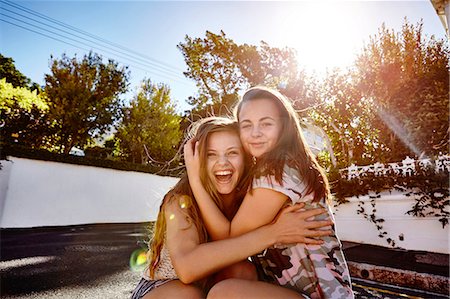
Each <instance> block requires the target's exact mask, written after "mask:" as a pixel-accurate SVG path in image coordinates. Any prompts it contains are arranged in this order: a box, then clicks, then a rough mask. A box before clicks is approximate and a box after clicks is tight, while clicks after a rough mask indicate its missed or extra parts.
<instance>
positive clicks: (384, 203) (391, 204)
mask: <svg viewBox="0 0 450 299" xmlns="http://www.w3.org/2000/svg"><path fill="white" fill-rule="evenodd" d="M380 195H381V197H380V198H377V199H376V200H375V208H376V212H375V215H376V218H383V219H384V220H385V221H384V222H383V223H381V225H382V226H383V231H386V232H387V235H386V236H385V238H379V237H378V234H379V231H378V230H377V228H376V226H375V225H374V224H373V223H372V222H369V221H368V220H366V219H365V218H364V217H363V215H358V214H357V213H356V210H358V202H360V201H363V202H364V206H363V207H364V209H365V211H366V213H367V214H369V215H370V214H371V211H372V206H371V204H370V200H371V199H370V198H369V196H360V197H359V198H354V197H353V198H348V200H349V202H348V203H345V204H341V205H339V206H338V207H335V208H334V214H335V219H336V227H337V228H336V229H337V234H338V236H339V237H340V239H341V240H345V241H352V242H357V243H364V244H372V245H379V246H384V247H390V246H389V245H388V243H387V242H386V239H387V238H391V239H393V240H394V241H395V245H396V246H398V247H400V248H404V249H411V250H424V251H429V252H439V253H446V254H449V253H450V250H449V234H450V230H449V225H447V226H446V227H445V228H442V224H441V223H440V222H439V218H438V217H414V216H411V215H407V214H406V212H407V211H408V210H411V208H412V206H413V204H414V203H415V201H414V199H413V198H412V197H407V196H405V195H404V194H402V193H399V192H398V191H392V192H384V193H381V194H380ZM400 235H403V240H401V238H400Z"/></svg>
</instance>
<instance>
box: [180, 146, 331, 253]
mask: <svg viewBox="0 0 450 299" xmlns="http://www.w3.org/2000/svg"><path fill="white" fill-rule="evenodd" d="M197 148H198V147H197V146H196V147H195V150H194V146H193V144H192V141H188V142H187V143H186V145H185V147H184V155H185V162H186V168H187V173H188V177H189V184H190V186H191V189H192V191H193V193H194V196H195V200H196V201H197V203H198V205H199V208H200V211H201V214H202V218H203V221H204V222H205V226H206V228H207V230H208V233H209V234H210V236H211V237H212V239H213V240H222V239H226V238H228V237H230V236H231V237H232V236H238V235H241V234H243V233H245V232H249V231H251V230H253V229H255V228H258V227H261V226H262V225H265V224H268V223H270V222H271V221H273V219H274V218H275V216H276V215H277V213H278V212H279V211H280V209H281V208H282V206H283V205H284V203H285V202H286V200H287V199H288V197H287V196H286V195H284V194H282V193H280V192H276V191H274V190H270V189H263V188H257V189H254V190H253V191H252V194H247V195H246V196H245V198H244V200H243V202H242V204H241V207H240V208H239V210H238V212H237V213H236V215H235V216H234V218H233V219H232V221H229V220H228V219H227V218H226V217H225V216H224V215H223V213H222V212H221V211H220V209H219V208H218V207H217V205H216V204H215V203H214V201H213V200H212V199H211V197H210V196H209V194H208V192H207V191H206V190H205V188H204V187H203V185H202V183H201V181H200V180H199V177H200V161H199V154H198V150H197ZM312 211H313V212H312V213H313V215H311V214H310V213H308V212H301V213H303V215H302V216H304V217H303V218H301V220H299V222H298V223H297V224H296V226H299V227H302V229H304V233H305V235H304V238H303V240H300V241H297V242H296V243H298V242H302V243H311V244H321V241H320V240H315V239H312V238H313V237H320V236H324V235H329V234H331V231H320V230H317V231H316V230H313V229H315V228H319V227H324V226H328V225H330V222H329V221H311V222H309V221H307V219H308V218H309V217H312V216H314V215H319V214H322V213H324V212H325V211H324V210H322V209H315V210H312Z"/></svg>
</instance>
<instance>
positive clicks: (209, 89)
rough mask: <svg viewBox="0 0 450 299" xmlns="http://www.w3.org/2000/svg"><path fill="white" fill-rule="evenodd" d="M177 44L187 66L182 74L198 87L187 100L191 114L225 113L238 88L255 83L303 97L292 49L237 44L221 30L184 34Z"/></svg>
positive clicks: (234, 98) (230, 105)
mask: <svg viewBox="0 0 450 299" xmlns="http://www.w3.org/2000/svg"><path fill="white" fill-rule="evenodd" d="M178 48H179V49H180V50H181V52H182V54H183V56H184V60H185V62H186V64H187V67H188V69H187V71H186V72H185V73H184V74H185V76H187V77H188V78H190V79H193V80H194V81H196V84H197V86H198V88H199V94H198V95H197V96H196V97H192V98H191V99H190V103H189V104H191V105H194V114H199V115H200V116H205V115H206V114H208V113H216V114H226V113H227V112H229V110H230V109H231V108H232V106H233V105H234V104H235V102H236V101H237V99H238V93H239V92H240V91H241V90H243V89H246V88H248V87H250V86H255V85H258V84H265V85H269V86H272V87H277V88H280V89H281V91H282V92H283V93H284V94H286V95H287V96H288V97H290V98H292V99H295V100H298V101H300V102H301V101H303V99H304V98H305V97H304V95H305V87H304V82H303V79H304V78H303V76H302V74H301V73H300V72H299V71H298V69H297V60H296V56H295V55H296V54H295V51H293V50H292V49H288V48H284V49H279V48H274V47H270V46H269V45H268V44H267V43H265V42H264V41H262V42H261V44H260V45H259V46H254V45H248V44H243V45H238V44H236V43H235V42H234V41H233V40H232V39H231V38H229V37H227V36H226V34H225V33H224V32H223V31H221V32H220V34H214V33H212V32H209V31H207V32H206V35H205V37H204V38H191V37H189V36H186V37H185V40H184V42H183V43H180V44H179V45H178ZM194 119H195V118H194Z"/></svg>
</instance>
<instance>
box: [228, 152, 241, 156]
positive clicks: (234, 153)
mask: <svg viewBox="0 0 450 299" xmlns="http://www.w3.org/2000/svg"><path fill="white" fill-rule="evenodd" d="M237 155H239V153H238V152H237V151H232V152H229V153H228V156H237Z"/></svg>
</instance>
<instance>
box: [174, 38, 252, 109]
mask: <svg viewBox="0 0 450 299" xmlns="http://www.w3.org/2000/svg"><path fill="white" fill-rule="evenodd" d="M178 48H179V49H180V50H181V53H182V54H183V56H184V60H185V62H186V64H187V67H188V70H187V71H186V72H185V73H184V75H185V76H186V77H188V78H190V79H193V80H194V81H195V82H196V84H197V87H198V89H199V95H198V96H197V97H192V98H190V99H189V104H191V105H194V106H195V108H196V109H197V110H201V109H205V108H207V106H209V105H212V106H215V108H221V106H222V105H223V106H226V107H230V105H232V104H233V103H234V102H235V101H236V100H237V97H238V92H239V90H240V89H241V88H242V85H243V84H244V83H245V79H244V77H243V76H242V74H241V73H240V70H239V65H238V63H239V61H238V59H237V55H238V54H239V47H238V45H236V43H235V42H234V41H233V40H232V39H230V38H228V37H227V36H226V35H225V33H224V32H223V31H221V32H220V34H214V33H212V32H209V31H206V36H205V38H191V37H189V36H187V35H186V37H185V40H184V43H180V44H179V45H178ZM216 112H218V111H216Z"/></svg>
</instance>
